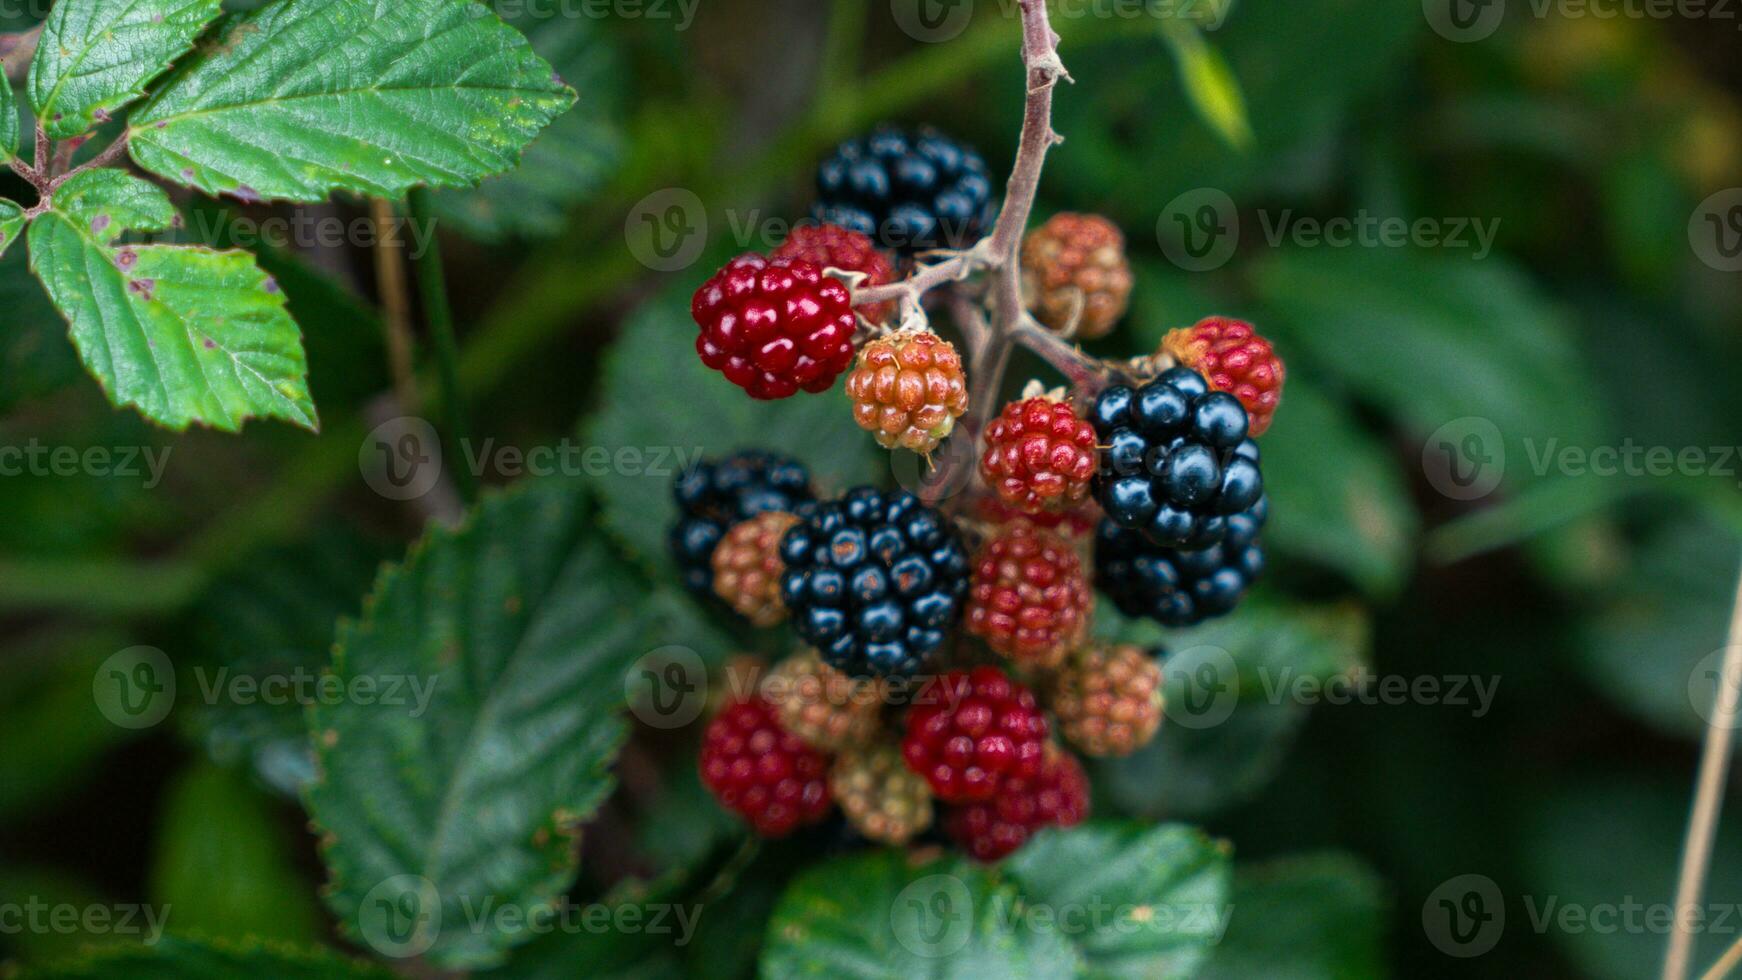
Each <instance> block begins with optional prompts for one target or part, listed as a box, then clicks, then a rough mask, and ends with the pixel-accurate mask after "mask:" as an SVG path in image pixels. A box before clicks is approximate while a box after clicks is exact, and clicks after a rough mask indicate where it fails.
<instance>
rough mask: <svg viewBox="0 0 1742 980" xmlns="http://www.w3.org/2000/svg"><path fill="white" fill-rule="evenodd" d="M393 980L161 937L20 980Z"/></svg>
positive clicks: (273, 951)
mask: <svg viewBox="0 0 1742 980" xmlns="http://www.w3.org/2000/svg"><path fill="white" fill-rule="evenodd" d="M114 977H126V978H127V980H236V978H237V977H271V978H272V980H392V977H393V974H392V973H390V972H388V971H387V970H385V969H383V968H381V967H378V966H375V965H373V964H370V963H364V962H362V961H360V960H351V959H341V958H339V957H338V956H334V955H333V954H331V953H325V952H314V951H310V950H302V949H297V948H295V947H290V946H280V945H264V944H255V943H236V944H231V943H224V942H212V941H205V940H193V939H183V938H180V937H177V936H165V937H163V939H161V940H160V941H158V943H157V944H156V945H153V946H141V947H122V948H118V949H115V950H112V951H105V952H99V953H96V954H93V955H91V956H88V957H86V958H84V959H82V960H71V961H68V962H65V963H60V964H56V965H54V966H47V967H43V968H40V969H35V970H27V971H26V972H25V973H24V974H23V980H111V978H114Z"/></svg>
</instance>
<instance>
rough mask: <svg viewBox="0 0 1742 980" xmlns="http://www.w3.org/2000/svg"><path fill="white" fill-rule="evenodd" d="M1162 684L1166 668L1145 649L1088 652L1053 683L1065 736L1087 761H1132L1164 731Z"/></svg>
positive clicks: (1055, 705)
mask: <svg viewBox="0 0 1742 980" xmlns="http://www.w3.org/2000/svg"><path fill="white" fill-rule="evenodd" d="M1161 684H1162V677H1161V665H1160V664H1159V663H1158V662H1157V661H1156V658H1155V657H1153V656H1151V655H1150V652H1149V651H1147V650H1144V649H1143V648H1142V647H1136V646H1130V645H1125V644H1121V645H1114V646H1093V647H1090V648H1088V649H1086V650H1083V651H1081V652H1080V653H1078V654H1077V655H1076V656H1074V657H1072V658H1071V659H1070V660H1069V661H1068V662H1066V664H1065V666H1064V668H1063V669H1062V670H1060V671H1059V672H1058V675H1057V676H1056V677H1055V678H1054V679H1053V699H1052V710H1053V714H1055V715H1057V716H1058V723H1059V733H1060V734H1062V735H1063V736H1064V737H1065V741H1067V742H1069V743H1071V744H1072V745H1074V746H1076V747H1077V748H1078V749H1081V750H1082V751H1083V753H1084V754H1085V755H1091V756H1125V755H1130V754H1131V753H1133V752H1135V751H1137V750H1138V749H1140V748H1142V747H1143V746H1145V745H1147V744H1149V741H1150V739H1153V738H1154V737H1155V733H1156V732H1157V731H1159V730H1160V728H1161V714H1162V696H1161Z"/></svg>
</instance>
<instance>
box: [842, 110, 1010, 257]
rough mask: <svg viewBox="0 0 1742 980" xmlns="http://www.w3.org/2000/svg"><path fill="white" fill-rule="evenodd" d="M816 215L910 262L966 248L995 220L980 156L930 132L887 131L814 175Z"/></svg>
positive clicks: (847, 148)
mask: <svg viewBox="0 0 1742 980" xmlns="http://www.w3.org/2000/svg"><path fill="white" fill-rule="evenodd" d="M813 213H814V215H815V217H816V219H817V220H818V221H822V222H825V223H828V224H835V225H840V226H842V227H844V228H849V229H852V230H853V231H857V232H860V233H862V234H865V235H869V236H870V237H871V238H873V239H875V240H876V241H877V242H878V243H879V244H881V245H883V246H884V247H885V248H891V249H895V250H897V251H899V252H903V253H907V254H912V253H914V252H921V251H924V250H926V249H934V248H963V247H966V246H968V245H971V244H973V243H974V242H976V241H978V240H979V239H980V236H981V234H982V233H983V232H984V231H985V229H986V228H987V227H988V226H989V225H991V223H992V220H993V218H994V217H995V213H994V206H993V201H992V179H991V177H990V175H989V174H988V173H987V170H986V161H985V160H983V159H982V158H981V157H980V154H979V153H977V152H975V151H974V150H973V149H972V148H970V147H967V146H965V145H963V144H961V143H958V142H956V141H955V140H953V139H951V138H949V137H948V136H945V135H944V134H942V133H940V132H938V131H937V130H935V129H931V128H929V127H927V128H922V129H920V130H918V131H917V132H914V133H912V134H909V133H906V132H903V131H902V130H900V129H896V128H894V127H891V126H884V127H880V128H879V129H877V130H876V131H875V132H873V133H871V134H870V135H869V136H863V137H860V138H858V139H852V140H848V141H847V142H845V143H842V144H841V145H840V146H839V147H837V148H836V149H835V153H834V155H833V156H831V157H829V158H828V159H827V160H824V161H823V163H822V165H821V166H820V167H818V168H817V203H816V206H815V208H813Z"/></svg>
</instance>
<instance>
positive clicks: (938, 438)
mask: <svg viewBox="0 0 1742 980" xmlns="http://www.w3.org/2000/svg"><path fill="white" fill-rule="evenodd" d="M847 397H849V398H851V399H852V400H853V421H855V422H857V423H859V427H860V428H861V429H864V430H866V431H868V432H870V433H871V434H872V435H874V436H875V437H876V438H877V444H878V445H880V446H882V447H883V448H885V449H896V448H901V449H908V450H911V451H913V452H916V453H920V454H922V455H924V454H928V453H930V452H931V451H932V450H934V449H936V448H937V447H938V446H939V444H941V443H942V442H943V441H944V440H945V439H947V438H949V435H950V433H951V432H952V431H954V430H955V427H956V419H958V418H960V417H961V416H962V413H964V412H966V411H967V410H968V380H967V377H966V376H965V375H964V374H963V372H962V358H961V356H960V355H958V354H957V353H956V348H955V347H954V346H953V345H952V344H951V343H950V342H949V341H947V340H944V339H943V338H942V337H939V336H938V335H937V334H934V333H932V332H930V331H929V330H903V331H901V332H899V333H894V334H890V335H889V336H887V337H880V338H878V339H877V340H873V341H871V342H870V343H868V344H866V345H865V346H864V348H863V349H862V350H860V351H859V362H858V364H857V365H856V366H854V368H853V373H851V374H849V375H848V376H847Z"/></svg>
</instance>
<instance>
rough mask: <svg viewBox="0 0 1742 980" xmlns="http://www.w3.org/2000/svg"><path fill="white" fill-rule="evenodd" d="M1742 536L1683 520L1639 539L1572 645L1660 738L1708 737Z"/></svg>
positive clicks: (1597, 678) (1596, 679) (1586, 666)
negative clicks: (1616, 582)
mask: <svg viewBox="0 0 1742 980" xmlns="http://www.w3.org/2000/svg"><path fill="white" fill-rule="evenodd" d="M1739 567H1742V537H1739V536H1738V535H1737V534H1736V533H1734V532H1732V531H1729V530H1727V529H1725V528H1723V527H1721V526H1719V525H1717V524H1715V523H1712V522H1708V521H1701V520H1689V521H1686V522H1682V523H1679V524H1676V525H1673V526H1671V527H1669V528H1667V529H1666V530H1664V531H1662V532H1660V533H1659V534H1658V535H1657V536H1656V537H1655V538H1653V539H1652V540H1651V541H1649V542H1647V544H1646V546H1645V548H1644V549H1643V551H1642V552H1641V553H1640V554H1639V556H1638V557H1637V559H1636V560H1635V561H1634V562H1633V563H1632V567H1631V568H1630V569H1629V571H1628V574H1627V575H1625V576H1624V577H1623V578H1622V584H1621V588H1620V589H1619V590H1617V591H1615V592H1613V593H1611V594H1608V595H1605V596H1602V597H1601V601H1600V602H1599V603H1596V604H1595V609H1594V611H1593V614H1592V617H1591V619H1590V620H1589V621H1588V622H1587V623H1586V624H1585V626H1584V628H1583V629H1582V630H1581V631H1580V632H1581V634H1582V637H1583V639H1582V641H1581V642H1577V643H1575V644H1573V647H1574V649H1575V650H1576V651H1577V661H1576V665H1577V666H1578V667H1579V668H1581V669H1582V670H1583V671H1584V673H1585V676H1586V677H1588V678H1589V679H1590V680H1591V682H1592V683H1594V684H1595V685H1596V686H1597V687H1598V688H1599V689H1601V690H1602V691H1603V692H1604V693H1606V694H1607V695H1609V697H1610V698H1612V699H1613V700H1614V702H1615V703H1616V704H1618V705H1620V706H1621V707H1622V708H1624V709H1626V710H1627V711H1628V712H1630V713H1631V714H1633V716H1634V717H1637V718H1639V719H1641V720H1642V721H1645V722H1646V723H1648V724H1650V725H1652V726H1654V727H1656V728H1658V729H1659V730H1661V731H1665V732H1669V733H1672V734H1676V735H1685V736H1688V737H1692V738H1698V737H1702V736H1704V735H1705V734H1706V732H1707V726H1706V720H1705V719H1706V718H1707V717H1709V716H1710V714H1711V712H1712V707H1713V705H1714V704H1716V698H1717V693H1718V683H1717V678H1718V677H1719V675H1720V673H1721V670H1720V665H1719V660H1720V658H1721V657H1722V656H1723V647H1724V643H1725V634H1726V624H1727V623H1728V622H1729V617H1730V604H1731V603H1732V602H1733V601H1734V600H1735V597H1736V591H1735V587H1736V575H1737V569H1738V568H1739Z"/></svg>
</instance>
